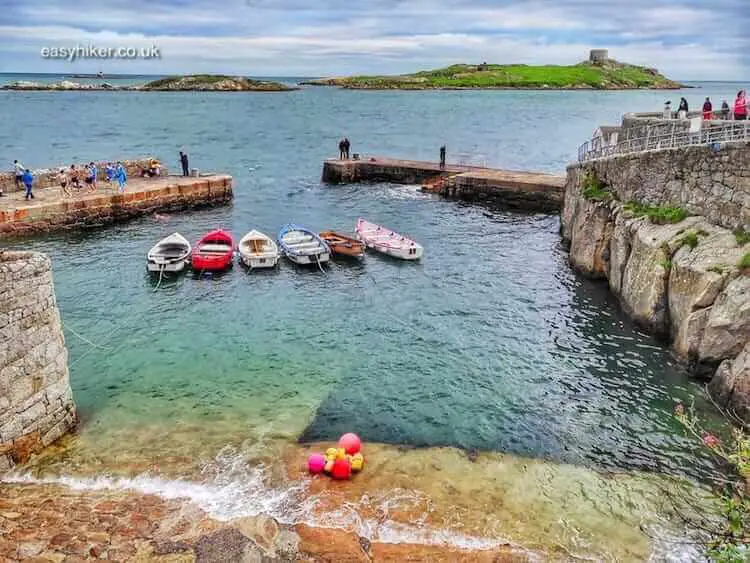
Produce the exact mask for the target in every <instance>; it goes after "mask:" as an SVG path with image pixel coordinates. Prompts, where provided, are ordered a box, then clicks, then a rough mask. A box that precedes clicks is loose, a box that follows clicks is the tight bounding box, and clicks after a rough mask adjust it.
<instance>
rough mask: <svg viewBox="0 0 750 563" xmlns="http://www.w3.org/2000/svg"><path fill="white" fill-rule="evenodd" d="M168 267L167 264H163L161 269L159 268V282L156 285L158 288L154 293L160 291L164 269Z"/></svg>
mask: <svg viewBox="0 0 750 563" xmlns="http://www.w3.org/2000/svg"><path fill="white" fill-rule="evenodd" d="M166 267H167V265H166V264H162V265H161V268H159V282H158V283H157V284H156V287H155V288H154V293H156V292H157V291H159V287H160V286H161V280H162V278H163V277H164V269H165V268H166Z"/></svg>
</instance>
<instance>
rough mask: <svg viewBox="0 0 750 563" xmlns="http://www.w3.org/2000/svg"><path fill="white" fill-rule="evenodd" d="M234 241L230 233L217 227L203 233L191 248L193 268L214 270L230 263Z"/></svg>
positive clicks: (223, 267)
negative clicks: (193, 247)
mask: <svg viewBox="0 0 750 563" xmlns="http://www.w3.org/2000/svg"><path fill="white" fill-rule="evenodd" d="M233 256H234V241H233V240H232V235H230V234H229V233H228V232H227V231H224V230H222V229H217V230H215V231H211V232H210V233H207V234H205V235H203V237H202V238H201V239H200V240H199V241H198V242H197V243H196V244H195V249H194V250H193V259H192V264H193V270H201V271H203V270H205V271H209V272H216V271H219V270H225V269H227V268H228V267H229V266H231V265H232V257H233Z"/></svg>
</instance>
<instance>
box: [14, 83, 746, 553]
mask: <svg viewBox="0 0 750 563" xmlns="http://www.w3.org/2000/svg"><path fill="white" fill-rule="evenodd" d="M56 78H59V77H52V78H50V79H56ZM19 79H29V80H36V79H38V77H36V76H20V75H13V76H8V75H5V76H2V77H0V82H7V81H10V80H19ZM123 80H126V81H127V80H132V81H135V82H140V81H143V80H141V79H140V78H127V79H123ZM110 81H111V80H110ZM289 81H290V82H294V80H293V79H290V80H289ZM699 86H700V88H697V89H690V90H685V91H682V92H659V91H634V92H542V91H445V92H387V91H385V92H367V91H345V90H335V89H327V88H305V89H303V90H301V91H297V92H290V93H278V94H247V93H227V94H221V93H216V94H212V93H136V92H112V93H108V92H57V93H52V92H8V91H5V92H0V114H2V115H3V116H4V118H3V128H2V129H0V162H4V163H6V164H7V166H8V167H10V164H11V163H12V161H13V159H15V158H18V159H19V160H21V161H22V162H23V163H24V164H25V165H26V166H30V167H46V166H51V165H62V164H65V163H69V162H79V161H82V160H86V161H88V160H103V159H118V158H126V157H134V156H139V155H150V154H154V155H157V156H159V157H160V158H162V159H163V160H164V161H165V162H166V163H167V164H168V165H169V166H171V167H172V169H173V170H176V169H177V168H178V166H179V163H178V158H177V153H178V151H179V150H180V149H182V148H184V149H185V150H187V152H188V153H189V155H190V164H191V167H197V168H199V169H201V170H202V171H209V170H211V171H221V172H227V173H229V174H231V175H232V176H234V189H235V200H234V203H233V205H231V206H228V207H225V208H221V209H214V210H209V211H204V212H194V213H185V214H179V215H171V216H164V215H157V216H153V217H146V218H143V219H140V220H137V221H134V222H131V223H128V224H125V225H120V226H117V227H113V228H110V229H106V230H100V231H94V232H89V233H85V234H64V235H52V236H48V237H44V238H36V239H28V240H24V241H16V242H13V243H11V244H10V246H12V247H14V248H32V249H35V250H41V251H44V252H47V253H48V254H49V255H50V256H51V257H52V261H53V267H54V277H55V284H56V290H57V296H58V304H59V307H60V309H61V311H62V317H63V321H64V325H65V334H66V340H67V344H68V347H69V350H70V371H71V384H72V386H73V390H74V394H75V397H76V401H77V404H78V407H79V411H80V414H81V418H82V425H81V429H80V432H79V434H78V435H77V436H75V437H73V438H72V439H70V440H68V441H67V442H66V443H65V444H64V451H62V452H61V453H59V455H57V456H56V457H54V458H52V457H50V458H49V459H47V458H45V459H43V460H42V461H40V462H38V463H37V464H36V465H35V466H34V467H31V468H26V469H27V470H29V471H32V472H33V473H34V474H35V475H37V476H39V477H43V478H47V479H53V480H54V479H57V480H63V481H65V482H67V483H74V484H75V485H76V486H81V487H85V486H113V487H130V488H134V489H138V490H145V491H149V492H156V493H159V494H164V495H166V496H187V497H189V498H191V499H192V500H194V501H195V502H197V503H198V504H199V505H200V506H202V507H203V508H204V509H206V510H208V511H209V512H211V513H212V514H214V515H215V516H217V517H221V518H231V517H236V516H241V515H244V514H255V513H258V512H268V513H270V514H272V515H274V516H276V517H277V518H280V519H282V520H285V521H290V522H292V521H310V522H313V523H317V524H324V525H339V526H350V527H353V528H356V529H357V530H358V531H359V532H360V533H362V534H364V535H369V536H370V537H373V538H381V539H383V538H385V539H388V540H389V541H405V540H406V539H411V540H415V541H451V542H454V543H457V544H459V545H484V544H485V543H487V542H489V543H492V542H494V541H512V542H515V543H518V544H519V545H521V546H525V547H528V548H530V549H534V550H556V549H560V548H564V549H565V550H567V551H570V552H571V553H577V554H580V555H585V556H591V557H595V558H610V557H617V558H621V559H622V558H625V559H628V558H635V559H640V558H644V557H648V556H649V555H652V556H655V557H662V556H663V557H666V556H667V555H670V554H671V556H672V557H677V558H680V557H682V558H685V557H690V552H689V551H685V550H686V549H687V547H685V546H684V545H681V544H680V542H677V543H675V542H673V541H672V540H671V539H670V538H672V537H684V536H685V533H684V530H683V529H682V527H681V526H680V525H679V524H678V522H677V521H676V520H673V518H672V515H671V513H670V512H669V511H668V510H667V509H666V508H665V506H664V505H663V503H662V502H661V501H660V500H659V499H660V498H661V497H660V495H661V494H662V492H663V491H664V490H667V489H669V490H673V491H679V492H680V494H682V495H691V496H697V497H700V496H702V495H703V494H704V488H703V487H704V485H703V484H702V483H704V482H705V476H706V474H707V473H708V472H711V471H713V470H714V468H713V465H712V464H711V462H710V460H708V459H706V458H705V457H702V456H701V455H700V454H699V452H698V449H697V448H696V447H695V446H694V444H693V441H692V440H691V439H689V438H687V437H685V436H684V435H683V432H682V431H681V429H680V427H679V425H678V424H676V423H675V421H674V419H673V416H672V410H673V407H674V404H675V402H676V401H678V400H683V401H690V400H691V397H694V398H695V401H696V406H697V409H698V412H699V413H700V414H701V415H702V416H704V417H706V418H708V419H709V421H711V420H715V413H714V412H713V411H712V410H711V409H710V408H709V407H708V406H707V405H706V401H705V398H704V394H703V390H702V388H701V385H700V384H699V383H696V382H694V381H692V380H691V379H690V378H689V377H688V376H687V375H686V373H685V372H684V371H683V370H682V369H681V368H680V367H679V366H678V365H676V364H675V363H674V362H673V361H672V359H671V357H670V354H669V352H668V350H666V349H664V348H663V347H662V346H661V345H660V344H659V343H657V342H655V341H654V340H652V339H651V338H649V337H648V336H647V335H645V334H643V333H641V332H639V331H638V330H637V329H636V328H635V327H634V326H633V325H632V324H631V323H630V322H629V321H628V320H627V319H626V318H625V317H624V316H623V315H622V314H621V313H620V312H619V309H618V307H617V303H616V301H615V300H614V299H613V298H612V297H611V296H610V295H609V294H608V292H607V290H606V288H605V287H603V286H601V285H599V284H595V283H591V282H588V281H585V280H583V279H581V278H579V277H578V276H576V275H575V274H574V273H573V272H571V270H570V269H569V267H568V265H567V263H566V257H565V254H564V253H563V252H562V250H561V249H560V246H559V236H558V228H559V220H558V218H557V217H552V216H542V215H528V214H517V213H510V212H507V211H503V210H501V209H497V208H495V207H493V206H487V205H467V204H464V203H460V202H452V201H444V200H441V199H439V198H436V197H433V196H429V195H423V194H421V193H419V191H418V189H417V187H415V186H393V185H357V186H337V187H331V186H323V185H321V184H320V183H319V177H320V171H321V163H322V161H323V159H325V158H327V157H330V156H333V155H334V154H335V151H336V145H337V142H338V139H339V138H340V137H342V136H344V135H346V136H348V137H349V139H350V140H351V141H352V151H353V152H359V153H365V154H377V155H384V156H393V157H403V158H415V159H432V160H435V159H436V158H437V154H438V148H439V147H440V146H441V145H442V144H445V145H447V147H448V158H449V160H461V161H465V162H473V163H478V164H487V165H493V166H499V167H506V168H512V169H529V170H542V171H549V172H558V173H562V172H563V171H564V169H565V166H566V164H567V163H568V162H570V161H571V159H573V158H574V156H575V154H576V149H577V146H578V145H579V144H580V143H582V142H583V141H585V140H586V139H587V138H588V137H589V136H590V135H591V133H592V131H593V130H594V129H595V128H596V126H597V125H599V124H615V123H617V122H618V121H619V117H620V115H621V114H622V113H623V112H624V111H657V110H659V109H661V107H662V106H663V103H664V101H665V100H666V99H672V100H673V103H676V102H677V101H678V99H679V97H680V96H683V95H684V96H686V97H687V98H688V100H689V101H690V103H691V104H692V105H693V106H698V105H699V104H700V103H702V100H703V98H704V97H705V96H711V98H712V99H713V100H714V102H715V103H720V101H721V99H722V98H724V97H726V98H728V99H729V98H732V97H733V95H734V94H735V93H736V90H737V89H739V86H738V85H736V84H718V83H706V84H701V85H699ZM359 216H364V217H367V218H369V219H371V220H373V221H376V222H380V223H383V224H385V225H387V226H389V227H391V228H393V229H395V230H398V231H402V232H404V233H408V234H409V235H411V236H413V237H414V238H415V239H416V240H418V241H420V242H421V243H422V244H423V245H424V247H425V257H424V259H423V260H422V262H421V263H418V264H414V263H400V262H394V261H391V260H386V259H383V258H381V257H378V256H375V255H368V256H367V257H366V259H365V260H364V261H363V262H361V263H358V262H344V261H340V262H336V263H334V264H333V265H332V266H331V267H330V268H328V269H327V271H326V272H325V273H322V272H320V271H317V270H302V269H296V268H294V267H292V266H291V265H290V264H288V263H285V264H282V266H281V268H280V269H279V270H278V271H276V272H268V273H262V274H258V273H253V274H250V275H248V274H247V273H246V272H245V271H244V270H243V269H241V268H240V267H235V268H234V270H233V271H230V272H228V273H226V274H223V275H217V276H213V277H193V276H190V275H188V276H184V277H180V278H172V279H166V280H164V281H163V282H162V283H161V285H160V286H158V287H157V286H156V281H155V280H153V279H151V278H149V276H148V275H147V274H146V272H145V254H146V252H147V250H148V249H149V248H150V247H151V246H152V245H153V244H154V242H155V241H157V240H158V239H159V238H161V237H163V236H165V235H167V234H169V233H171V232H174V231H180V232H181V233H183V234H184V235H186V236H188V237H189V238H190V239H193V240H194V239H197V238H198V237H199V236H200V235H201V234H202V233H203V232H205V231H207V230H208V229H211V228H214V227H226V228H229V229H231V230H232V231H233V232H234V233H235V235H237V237H239V236H241V235H242V234H243V233H244V232H246V231H248V230H250V229H252V228H258V229H260V230H262V231H264V232H267V233H269V234H271V235H275V234H276V232H277V231H278V229H279V228H280V227H281V226H282V225H283V224H285V223H287V222H290V221H293V222H297V223H301V224H304V225H307V226H309V227H310V228H313V229H319V230H323V229H327V228H334V229H341V230H352V229H353V227H354V223H355V221H356V219H357V217H359ZM716 424H718V422H716ZM349 430H351V431H355V432H358V433H359V434H360V435H361V436H362V437H363V438H364V439H365V440H366V442H367V444H368V448H369V449H368V450H367V451H369V452H370V453H369V454H368V455H370V456H371V458H372V461H373V464H372V467H373V469H371V471H370V472H369V474H368V470H367V469H366V470H365V472H364V473H362V474H361V475H360V476H358V478H357V481H356V483H354V482H353V483H351V485H350V486H351V488H350V489H343V488H339V489H338V490H329V489H324V490H322V491H321V490H320V487H317V486H313V485H315V483H312V484H311V483H310V482H308V481H306V480H304V479H302V480H300V478H299V476H298V474H297V473H298V472H297V473H295V471H294V470H290V467H292V466H293V467H294V468H296V467H297V466H298V465H299V461H300V460H301V459H303V457H300V456H302V455H303V454H302V453H301V451H302V449H303V448H306V447H307V446H306V444H307V443H308V442H317V441H327V440H335V439H336V438H337V437H338V435H339V434H340V433H342V432H344V431H349ZM466 452H479V457H478V458H477V459H475V457H474V455H466ZM295 464H296V465H295ZM375 467H378V468H380V470H378V471H375V469H374V468H375ZM324 497H325V499H328V500H329V501H330V500H331V499H334V500H340V501H341V502H340V505H339V509H336V510H329V511H323V512H324V513H323V512H322V511H321V509H320V506H321V502H322V501H321V499H322V498H324ZM415 499H417V500H415ZM343 506H346V507H347V508H346V510H344V509H343V508H341V507H343ZM383 507H385V509H383ZM426 507H428V508H426ZM375 508H378V509H379V510H381V511H382V510H385V513H386V515H389V518H386V519H385V520H383V519H382V518H381V519H373V518H371V517H370V513H371V512H372V511H373V510H375ZM425 515H426V516H425ZM644 530H645V531H644ZM472 542H473V543H472ZM483 542H484V543H483Z"/></svg>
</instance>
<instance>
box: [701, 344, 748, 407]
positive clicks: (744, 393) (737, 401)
mask: <svg viewBox="0 0 750 563" xmlns="http://www.w3.org/2000/svg"><path fill="white" fill-rule="evenodd" d="M708 391H709V393H711V396H712V397H713V398H714V400H715V401H716V402H717V403H718V404H719V406H721V407H723V408H725V409H727V410H728V411H729V412H731V413H733V414H736V415H737V416H738V417H739V418H741V419H742V420H745V421H748V420H750V342H748V343H746V344H745V346H744V348H743V350H742V352H741V353H740V355H739V356H737V357H736V358H735V359H734V360H724V361H723V362H722V363H721V365H720V366H719V368H718V369H717V370H716V373H715V374H714V376H713V378H712V379H711V382H710V383H709V384H708Z"/></svg>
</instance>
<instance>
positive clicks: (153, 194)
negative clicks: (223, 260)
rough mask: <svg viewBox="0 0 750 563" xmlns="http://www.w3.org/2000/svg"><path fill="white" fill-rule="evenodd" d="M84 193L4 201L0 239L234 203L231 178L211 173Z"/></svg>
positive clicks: (0, 202)
mask: <svg viewBox="0 0 750 563" xmlns="http://www.w3.org/2000/svg"><path fill="white" fill-rule="evenodd" d="M85 190H86V188H85V187H84V188H81V190H79V191H78V192H77V191H76V190H72V192H73V193H72V196H70V197H68V196H66V195H65V194H64V193H63V191H62V189H61V188H60V187H59V186H50V187H46V188H42V189H35V190H34V196H35V199H33V200H31V201H26V200H25V199H24V197H23V192H12V193H10V194H6V195H5V196H4V197H2V198H0V239H2V238H7V237H10V236H18V235H25V234H36V233H44V232H49V231H54V230H63V229H79V228H91V227H100V226H104V225H107V224H111V223H115V222H121V221H124V220H127V219H130V218H133V217H138V216H140V215H146V214H149V213H154V212H157V211H170V212H171V211H182V210H186V209H196V208H200V207H208V206H214V205H223V204H226V203H228V202H230V201H231V200H232V197H233V192H232V177H231V176H228V175H224V174H211V175H205V176H198V177H183V176H161V177H158V178H133V179H129V180H128V182H127V188H126V190H125V192H124V193H117V191H116V190H115V188H114V187H113V186H112V185H109V184H106V183H104V182H101V181H100V182H99V187H98V189H97V191H96V192H94V193H86V192H85Z"/></svg>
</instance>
